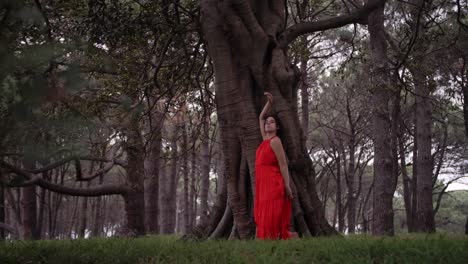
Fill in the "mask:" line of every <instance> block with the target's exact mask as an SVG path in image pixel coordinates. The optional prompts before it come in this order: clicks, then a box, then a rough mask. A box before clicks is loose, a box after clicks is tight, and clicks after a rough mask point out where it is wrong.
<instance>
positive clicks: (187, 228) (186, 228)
mask: <svg viewBox="0 0 468 264" xmlns="http://www.w3.org/2000/svg"><path fill="white" fill-rule="evenodd" d="M182 129H183V130H182V151H183V153H184V155H183V157H182V158H183V160H182V169H183V171H182V175H183V178H184V191H183V219H184V221H183V229H182V230H183V233H184V234H188V233H189V232H191V231H192V230H191V224H190V210H191V209H192V208H191V205H190V202H189V201H190V199H189V189H190V181H189V179H190V178H189V164H188V138H187V125H185V122H184V126H183V128H182Z"/></svg>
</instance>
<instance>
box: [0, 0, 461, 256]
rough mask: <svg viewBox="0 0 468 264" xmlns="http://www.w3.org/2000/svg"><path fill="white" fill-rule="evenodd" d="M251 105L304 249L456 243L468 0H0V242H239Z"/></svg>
mask: <svg viewBox="0 0 468 264" xmlns="http://www.w3.org/2000/svg"><path fill="white" fill-rule="evenodd" d="M265 92H270V93H271V94H273V96H274V104H273V110H274V112H275V113H276V114H277V116H278V118H279V120H278V121H279V125H280V138H281V141H282V144H283V146H284V149H285V152H286V156H287V161H288V169H289V173H290V176H291V189H292V192H293V197H294V199H293V200H292V217H291V229H292V230H294V231H295V232H297V233H298V234H299V237H300V238H308V237H321V236H325V237H328V236H335V235H352V234H368V235H375V236H382V235H383V236H397V235H400V234H407V233H415V234H417V233H423V234H434V233H441V234H459V235H463V234H468V148H467V147H468V98H467V97H468V1H467V0H386V1H385V0H367V1H363V0H341V1H337V0H326V1H322V0H283V1H280V0H268V1H266V0H161V1H149V0H74V1H71V0H66V1H59V0H2V1H1V2H0V237H1V239H2V240H7V241H10V240H49V239H78V238H95V237H142V236H146V235H175V236H177V237H181V238H183V239H195V240H211V239H229V240H238V239H239V240H245V239H253V238H255V223H254V220H253V201H254V197H255V153H256V149H257V148H258V146H259V145H260V143H261V142H262V137H261V134H260V128H259V123H258V118H259V114H260V112H261V110H262V107H263V105H264V104H265V102H266V100H267V99H266V97H265V96H264V93H265ZM465 245H466V244H465ZM158 263H159V262H158Z"/></svg>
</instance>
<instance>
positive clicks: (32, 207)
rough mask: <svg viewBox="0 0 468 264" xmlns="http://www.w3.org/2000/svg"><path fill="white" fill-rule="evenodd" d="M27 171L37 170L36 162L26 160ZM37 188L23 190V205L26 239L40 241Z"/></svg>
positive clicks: (33, 186) (30, 187)
mask: <svg viewBox="0 0 468 264" xmlns="http://www.w3.org/2000/svg"><path fill="white" fill-rule="evenodd" d="M23 163H24V167H25V168H26V169H35V161H34V160H32V159H29V158H25V160H24V161H23ZM36 189H37V188H36V186H35V185H32V186H28V187H24V188H23V196H22V201H21V203H22V205H23V232H24V239H39V238H40V237H39V235H38V234H37V199H36Z"/></svg>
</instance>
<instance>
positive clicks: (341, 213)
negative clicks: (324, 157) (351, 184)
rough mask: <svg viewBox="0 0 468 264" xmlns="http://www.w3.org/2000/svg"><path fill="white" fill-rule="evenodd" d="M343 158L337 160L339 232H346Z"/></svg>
mask: <svg viewBox="0 0 468 264" xmlns="http://www.w3.org/2000/svg"><path fill="white" fill-rule="evenodd" d="M341 189H342V188H341V157H340V154H338V157H337V158H336V212H337V216H338V231H340V232H343V231H344V222H345V221H344V220H345V219H344V210H343V203H342V195H341Z"/></svg>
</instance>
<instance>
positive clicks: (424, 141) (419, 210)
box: [409, 0, 435, 233]
mask: <svg viewBox="0 0 468 264" xmlns="http://www.w3.org/2000/svg"><path fill="white" fill-rule="evenodd" d="M424 2H425V1H423V0H414V1H413V4H414V7H413V9H412V10H411V25H412V30H413V34H418V35H417V36H419V39H418V40H417V41H416V44H415V52H414V55H413V62H412V65H411V66H410V67H409V69H410V72H411V75H412V76H413V79H414V86H415V96H416V109H415V111H416V113H415V115H416V127H417V133H416V134H415V138H416V140H417V142H418V148H417V152H418V153H417V158H416V164H417V168H418V174H417V178H418V180H417V183H418V184H417V187H416V190H417V192H416V199H417V206H416V215H417V221H418V224H417V225H416V228H417V230H418V231H421V232H427V233H433V232H435V221H434V209H433V205H432V180H433V173H432V170H433V168H434V164H433V159H432V155H431V150H432V132H431V131H432V106H431V101H430V100H431V98H430V95H431V88H430V84H429V80H430V72H429V70H428V69H426V68H427V67H421V65H427V63H426V61H427V57H428V56H429V55H427V54H426V52H427V51H428V50H429V46H428V44H427V41H426V29H425V25H424V24H425V21H426V19H425V15H424V14H423V13H425V12H426V11H425V9H426V7H425V3H424ZM430 4H431V3H430V2H428V3H427V5H430Z"/></svg>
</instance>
